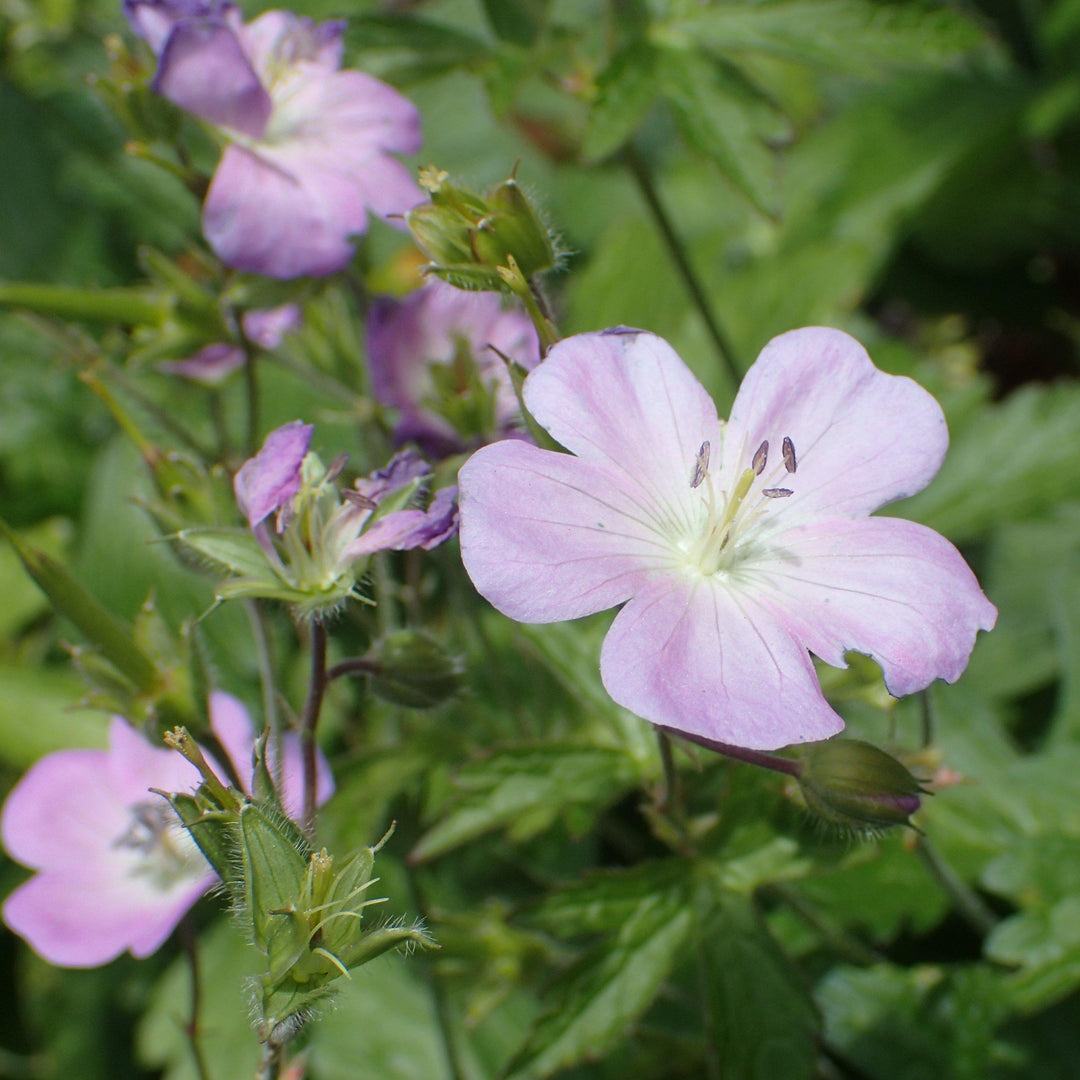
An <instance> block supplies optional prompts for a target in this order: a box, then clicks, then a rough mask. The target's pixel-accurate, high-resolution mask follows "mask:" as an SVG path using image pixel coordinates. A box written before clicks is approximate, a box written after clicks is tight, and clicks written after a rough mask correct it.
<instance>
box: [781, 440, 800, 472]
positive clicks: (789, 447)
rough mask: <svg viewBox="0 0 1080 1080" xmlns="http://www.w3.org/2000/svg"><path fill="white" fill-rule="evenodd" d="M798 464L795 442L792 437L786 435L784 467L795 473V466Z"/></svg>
mask: <svg viewBox="0 0 1080 1080" xmlns="http://www.w3.org/2000/svg"><path fill="white" fill-rule="evenodd" d="M797 465H798V462H797V461H796V460H795V444H794V443H793V442H792V441H791V439H790V438H789V437H788V436H787V435H785V436H784V468H785V469H787V471H788V472H789V473H793V472H794V471H795V467H796V466H797Z"/></svg>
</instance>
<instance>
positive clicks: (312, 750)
mask: <svg viewBox="0 0 1080 1080" xmlns="http://www.w3.org/2000/svg"><path fill="white" fill-rule="evenodd" d="M325 692H326V627H325V626H323V624H322V623H321V622H319V621H318V620H317V619H316V620H315V622H313V623H312V624H311V680H310V682H309V683H308V693H307V699H306V700H305V701H304V711H303V713H301V716H300V750H301V754H302V756H303V761H304V832H305V833H307V835H308V837H309V839H310V838H312V837H314V835H315V825H316V823H317V821H318V817H317V809H316V808H317V806H318V793H317V790H316V789H317V787H318V758H317V744H316V742H315V728H316V726H317V725H318V723H319V712H320V711H321V710H322V701H323V694H324V693H325Z"/></svg>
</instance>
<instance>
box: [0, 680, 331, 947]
mask: <svg viewBox="0 0 1080 1080" xmlns="http://www.w3.org/2000/svg"><path fill="white" fill-rule="evenodd" d="M210 717H211V726H212V730H213V732H214V734H215V735H216V736H217V739H218V741H219V743H220V744H221V746H222V748H223V749H224V750H225V752H226V753H227V754H228V755H229V758H230V761H231V762H232V763H233V767H234V768H235V769H236V772H237V775H238V776H239V778H240V780H241V783H242V784H243V785H244V787H245V789H246V790H250V787H251V778H252V773H253V766H252V758H251V753H252V747H253V744H254V738H255V732H254V730H253V728H252V725H251V720H250V719H249V718H248V715H247V712H246V711H245V710H244V707H243V706H242V705H241V704H240V702H239V701H237V700H236V699H235V698H233V697H230V696H229V695H228V694H223V693H214V694H212V695H211V697H210ZM270 746H271V748H270V750H269V752H268V766H269V767H270V770H271V773H272V774H275V773H277V772H278V771H280V773H281V788H282V791H281V797H282V802H283V805H284V806H285V809H286V812H288V813H289V814H290V815H293V816H299V814H300V813H301V806H302V776H303V769H302V764H301V758H300V747H299V741H298V739H297V738H296V737H295V736H292V735H287V736H285V737H284V738H283V740H282V754H283V759H282V762H281V766H280V770H279V768H278V764H277V754H276V752H275V751H274V750H273V743H272V742H271V744H270ZM222 775H223V776H224V774H222ZM198 783H199V774H198V772H197V771H196V769H195V767H194V766H193V765H191V764H190V762H188V761H187V760H186V759H185V758H183V757H181V755H180V754H179V753H177V752H176V751H175V750H169V749H166V748H165V747H163V746H154V745H152V744H151V743H150V742H148V741H147V739H146V738H145V737H144V736H143V735H141V734H140V733H139V732H137V731H136V730H135V729H134V728H133V727H131V725H130V724H128V723H127V721H125V720H123V719H121V718H120V717H115V718H114V719H113V721H112V724H111V726H110V728H109V748H108V749H107V750H59V751H57V752H56V753H53V754H49V755H47V756H46V757H43V758H42V759H41V760H40V761H38V762H37V763H35V764H34V765H33V766H32V767H31V768H30V769H29V771H28V772H27V773H26V775H25V776H23V778H22V779H21V780H20V781H19V782H18V783H17V784H16V785H15V787H14V789H13V790H12V792H11V794H10V795H9V796H8V798H7V801H6V802H5V803H4V808H3V812H2V815H0V835H2V837H3V842H4V847H5V848H6V849H7V851H8V854H10V855H11V856H12V858H15V859H18V860H19V862H21V863H25V864H26V865H27V866H29V867H31V868H32V869H34V870H36V871H37V873H36V874H35V875H34V876H33V877H32V878H30V880H29V881H27V882H26V883H25V884H23V885H20V886H19V887H18V888H17V889H16V890H15V891H14V892H13V893H12V894H11V895H10V896H9V897H8V898H7V900H6V901H5V902H4V908H3V914H4V922H5V923H7V925H8V926H9V927H10V928H11V929H12V930H14V931H15V932H16V933H17V934H19V935H21V936H22V937H23V938H25V939H26V940H27V941H28V942H29V943H30V945H31V946H32V947H33V948H34V950H35V951H36V952H38V953H39V954H40V955H41V956H43V957H44V958H45V959H46V960H48V961H49V962H50V963H53V964H58V965H60V966H62V967H95V966H97V965H98V964H104V963H107V962H108V961H110V960H113V959H115V958H116V957H117V956H119V955H120V954H121V953H122V952H124V951H125V950H128V951H130V952H131V953H132V954H133V955H134V956H138V957H142V956H148V955H149V954H150V953H152V952H154V951H155V950H156V949H158V948H159V947H160V946H161V945H162V943H163V942H164V941H165V939H166V938H167V937H168V936H169V934H170V933H171V932H172V930H173V928H174V927H175V926H176V924H177V923H178V922H179V921H180V919H181V918H182V917H183V915H184V913H185V912H186V911H187V910H188V908H190V907H191V905H192V904H194V903H195V901H196V900H198V899H199V897H200V896H202V895H203V894H204V893H205V892H206V891H207V890H208V889H209V888H211V886H213V884H214V883H215V881H216V880H217V878H216V875H215V874H214V872H213V871H212V870H211V869H210V865H209V863H207V861H206V859H205V858H204V857H203V855H202V853H201V852H200V851H199V849H198V848H197V847H196V845H195V842H194V841H193V840H192V839H191V837H190V835H189V834H188V832H187V831H186V830H185V829H184V828H183V826H182V825H181V824H180V821H179V819H178V818H177V816H176V814H175V812H174V811H173V810H172V808H171V807H170V806H169V804H168V802H167V801H166V800H165V798H164V797H162V796H161V795H158V794H155V793H154V792H153V791H151V790H150V789H151V788H156V789H158V790H161V791H176V792H183V791H192V790H194V788H195V787H197V786H198ZM332 791H333V781H332V779H331V777H330V772H329V768H328V767H327V765H326V762H325V760H323V759H322V758H321V757H320V760H319V780H318V795H319V800H320V801H322V800H324V799H326V798H327V797H328V796H329V795H330V793H331V792H332Z"/></svg>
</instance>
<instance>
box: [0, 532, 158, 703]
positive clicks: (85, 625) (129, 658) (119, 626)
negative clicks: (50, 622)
mask: <svg viewBox="0 0 1080 1080" xmlns="http://www.w3.org/2000/svg"><path fill="white" fill-rule="evenodd" d="M0 533H3V534H4V536H6V537H7V539H8V540H9V541H10V542H11V545H12V547H14V548H15V552H16V554H17V555H18V556H19V559H20V561H21V562H22V564H23V566H24V567H25V568H26V572H27V573H28V574H29V575H30V576H31V577H32V578H33V579H34V581H35V582H37V584H38V586H39V587H40V589H41V591H42V592H43V593H45V595H46V596H47V597H48V598H49V600H50V601H51V603H52V605H53V607H54V608H55V609H56V610H57V611H58V612H59V613H60V614H61V615H64V616H66V617H67V618H68V619H70V620H71V621H72V622H73V623H74V624H75V625H76V626H77V627H78V628H79V630H80V631H81V632H82V633H83V634H84V635H85V636H86V638H87V639H88V640H89V641H90V642H91V643H92V644H93V645H95V646H96V647H97V649H98V650H99V651H100V653H101V655H102V656H103V657H104V658H105V659H106V660H108V661H109V663H110V664H112V665H113V666H114V667H115V668H116V669H117V671H119V672H120V673H121V674H122V675H124V676H125V677H126V678H127V679H130V680H131V682H132V683H133V684H134V686H135V688H136V689H137V690H139V691H140V692H142V693H150V692H152V691H153V690H154V689H156V688H157V686H158V682H159V675H158V671H157V668H156V667H155V666H154V663H153V661H152V660H151V659H150V658H149V657H148V656H147V655H146V654H145V653H144V652H143V651H142V650H141V649H140V648H139V646H138V645H137V644H136V643H135V638H134V637H133V635H132V633H131V630H130V629H129V628H128V627H126V626H125V625H124V624H123V623H122V622H120V620H119V619H117V618H116V617H115V616H114V615H111V614H110V613H109V612H108V611H106V610H105V608H104V607H103V606H102V605H101V604H100V603H99V602H98V601H97V600H96V599H95V598H94V597H93V596H92V595H91V594H90V592H89V591H88V590H87V589H86V588H85V587H84V586H83V585H82V584H80V583H79V582H78V581H76V579H75V578H74V577H73V576H72V575H71V573H70V571H69V570H68V569H67V568H66V567H65V566H63V565H61V564H60V563H58V562H57V561H56V560H55V559H53V558H51V557H50V556H49V555H47V554H46V553H45V552H44V551H41V550H39V549H38V548H35V547H31V545H29V544H27V543H26V542H25V541H24V540H23V539H22V538H21V537H20V536H19V535H18V533H16V532H15V531H14V530H13V529H12V528H11V527H10V526H9V525H8V524H7V523H6V522H5V521H4V520H3V519H0Z"/></svg>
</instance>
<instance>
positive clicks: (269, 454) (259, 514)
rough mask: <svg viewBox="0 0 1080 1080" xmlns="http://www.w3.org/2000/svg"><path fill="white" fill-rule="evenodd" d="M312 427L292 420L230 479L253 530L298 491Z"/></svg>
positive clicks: (272, 434) (272, 435) (273, 432)
mask: <svg viewBox="0 0 1080 1080" xmlns="http://www.w3.org/2000/svg"><path fill="white" fill-rule="evenodd" d="M314 430H315V428H314V425H313V424H305V423H303V422H302V421H300V420H293V421H292V422H291V423H289V424H285V425H284V426H283V427H279V428H277V429H276V430H275V431H271V432H270V434H269V435H267V436H266V441H265V442H264V443H263V445H262V449H261V450H260V451H259V452H258V453H257V454H256V455H255V456H254V457H253V458H251V459H250V460H248V461H246V462H244V464H243V465H242V466H241V467H240V470H239V472H237V474H236V476H235V477H234V478H233V490H234V491H235V492H236V501H237V503H239V505H240V510H241V512H242V513H243V515H244V516H245V517H246V518H247V519H248V521H249V522H250V524H251V527H252V528H254V527H255V526H256V525H258V524H259V522H261V521H263V520H265V519H266V518H267V517H269V516H270V514H272V513H274V511H275V510H278V509H280V508H281V507H282V506H284V505H285V503H287V502H288V501H289V499H291V498H292V497H293V496H294V495H295V494H296V493H297V492H298V491H299V490H300V483H301V475H300V470H301V466H302V465H303V462H304V458H305V456H306V455H307V452H308V448H309V447H310V446H311V433H312V432H313V431H314Z"/></svg>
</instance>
